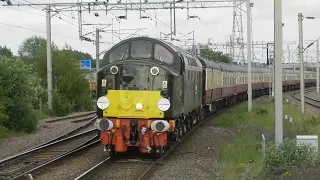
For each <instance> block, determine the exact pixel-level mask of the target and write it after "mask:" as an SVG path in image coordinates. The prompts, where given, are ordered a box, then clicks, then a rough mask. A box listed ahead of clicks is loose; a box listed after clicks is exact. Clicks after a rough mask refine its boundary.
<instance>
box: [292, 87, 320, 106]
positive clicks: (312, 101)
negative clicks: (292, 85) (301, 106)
mask: <svg viewBox="0 0 320 180" xmlns="http://www.w3.org/2000/svg"><path fill="white" fill-rule="evenodd" d="M312 91H315V89H314V88H312V89H307V90H305V96H304V97H305V99H304V100H305V103H307V104H309V105H311V106H313V107H316V108H320V100H317V99H314V98H312V97H310V96H308V95H307V93H309V92H312ZM291 96H292V97H293V98H294V99H296V100H298V101H300V91H298V92H295V93H293V94H292V95H291Z"/></svg>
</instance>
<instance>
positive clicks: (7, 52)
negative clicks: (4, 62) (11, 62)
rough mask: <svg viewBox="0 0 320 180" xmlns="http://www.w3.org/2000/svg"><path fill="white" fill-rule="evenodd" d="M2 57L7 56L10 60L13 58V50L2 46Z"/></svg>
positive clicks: (0, 48) (0, 53) (0, 52)
mask: <svg viewBox="0 0 320 180" xmlns="http://www.w3.org/2000/svg"><path fill="white" fill-rule="evenodd" d="M0 55H2V56H6V57H9V58H10V57H12V56H13V54H12V52H11V50H10V49H9V48H7V46H4V47H2V46H0Z"/></svg>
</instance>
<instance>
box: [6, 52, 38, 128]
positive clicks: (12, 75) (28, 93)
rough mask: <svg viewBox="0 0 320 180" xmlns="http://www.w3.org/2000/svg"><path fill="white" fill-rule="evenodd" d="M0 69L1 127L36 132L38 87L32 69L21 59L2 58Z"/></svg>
mask: <svg viewBox="0 0 320 180" xmlns="http://www.w3.org/2000/svg"><path fill="white" fill-rule="evenodd" d="M0 69H1V71H0V94H1V97H0V101H1V102H0V118H1V120H0V123H1V124H0V125H2V126H4V127H5V128H7V129H9V130H10V131H26V132H32V131H34V130H35V129H36V125H37V120H36V116H35V113H34V111H33V102H35V101H36V100H37V96H36V95H37V93H36V87H37V86H36V84H35V82H36V78H35V77H34V75H33V73H32V70H31V68H30V67H29V66H27V65H26V64H25V63H23V62H22V61H21V60H20V59H17V58H8V57H4V56H0Z"/></svg>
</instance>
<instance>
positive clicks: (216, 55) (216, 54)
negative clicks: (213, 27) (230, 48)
mask: <svg viewBox="0 0 320 180" xmlns="http://www.w3.org/2000/svg"><path fill="white" fill-rule="evenodd" d="M200 55H201V56H202V57H205V58H207V59H209V60H212V61H217V62H224V63H232V59H231V57H230V56H229V55H227V54H223V52H221V51H213V50H212V49H211V48H209V46H207V45H205V46H200Z"/></svg>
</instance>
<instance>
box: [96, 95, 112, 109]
mask: <svg viewBox="0 0 320 180" xmlns="http://www.w3.org/2000/svg"><path fill="white" fill-rule="evenodd" d="M109 105H110V102H109V99H108V98H107V97H105V96H101V97H99V99H98V100H97V106H98V108H99V109H101V110H105V109H107V108H108V107H109Z"/></svg>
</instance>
